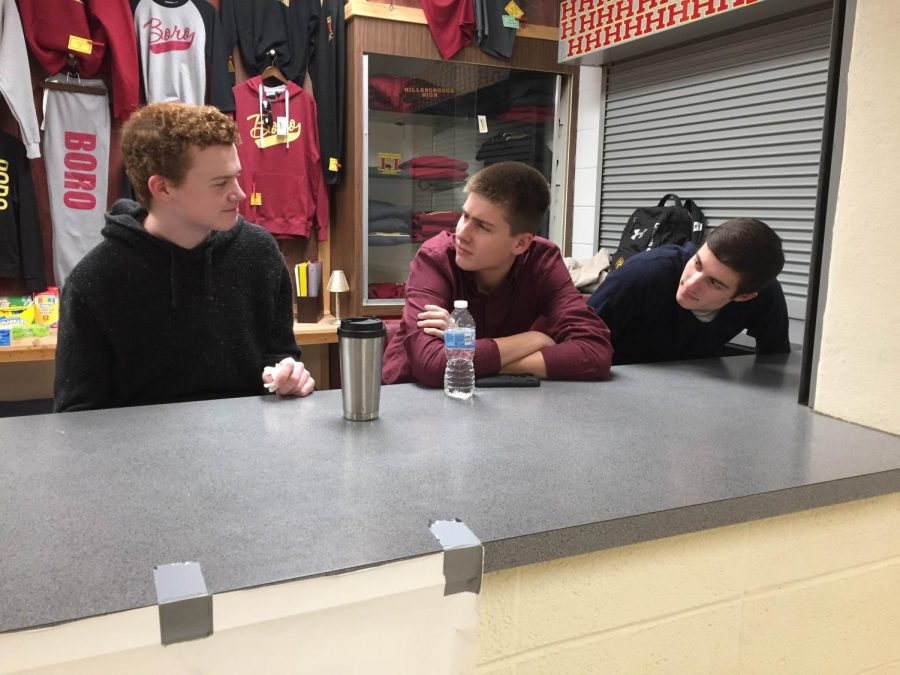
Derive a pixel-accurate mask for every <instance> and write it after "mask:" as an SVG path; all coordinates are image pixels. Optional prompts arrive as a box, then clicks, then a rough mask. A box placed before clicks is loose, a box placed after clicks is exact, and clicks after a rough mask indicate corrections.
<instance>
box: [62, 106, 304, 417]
mask: <svg viewBox="0 0 900 675" xmlns="http://www.w3.org/2000/svg"><path fill="white" fill-rule="evenodd" d="M237 141H238V135H237V131H236V128H235V125H234V122H233V121H232V120H231V119H230V118H229V117H227V116H226V115H224V114H222V113H221V112H220V111H218V110H217V109H216V108H213V107H211V106H193V105H186V104H181V103H156V104H151V105H148V106H146V107H144V108H143V109H141V110H139V111H138V112H136V113H135V114H134V115H133V116H132V117H131V119H129V121H128V122H127V123H126V124H125V126H124V128H123V135H122V150H123V154H124V158H125V170H126V172H127V174H128V177H129V179H130V181H131V183H132V185H133V186H134V189H135V193H136V196H137V198H138V202H139V203H138V202H133V201H130V200H124V199H123V200H119V201H118V202H116V204H115V205H114V206H113V208H112V210H111V211H110V212H109V213H108V214H107V215H106V224H105V226H104V227H103V237H104V240H103V241H102V242H101V243H100V244H99V245H98V246H97V247H96V248H94V249H93V250H92V251H91V252H90V253H88V254H87V255H86V256H85V257H84V258H83V259H82V260H81V262H79V263H78V265H77V266H76V267H75V269H74V270H73V271H72V273H71V275H70V276H69V277H68V279H67V281H66V284H65V287H64V288H63V291H62V300H61V306H60V328H59V340H58V345H57V352H56V381H55V387H54V407H55V410H56V411H57V412H62V411H69V410H88V409H94V408H107V407H116V406H129V405H142V404H149V403H166V402H173V401H187V400H202V399H212V398H227V397H233V396H249V395H253V394H257V393H260V392H261V391H262V388H263V385H265V384H267V385H270V388H274V391H275V392H276V393H277V394H279V395H281V396H306V395H308V394H309V393H311V392H312V390H313V388H314V387H315V382H314V381H313V379H312V377H311V376H310V374H309V372H307V370H306V368H305V367H304V365H303V363H302V362H300V361H298V360H296V359H298V358H299V356H300V349H299V348H298V347H297V344H296V341H295V339H294V333H293V318H292V310H291V296H292V285H291V280H290V275H289V273H288V270H287V266H286V264H285V262H284V259H283V258H282V256H281V253H280V252H279V250H278V246H277V244H276V243H275V240H274V238H273V237H272V235H271V234H269V233H268V232H267V231H266V230H264V229H263V228H261V227H259V226H257V225H253V224H251V223H248V222H246V221H245V220H244V219H243V218H242V217H241V216H240V215H239V214H238V204H239V202H240V201H241V200H242V199H244V197H245V195H244V193H243V192H242V191H241V189H240V187H239V186H238V181H237V177H238V174H239V173H240V170H241V166H240V162H239V161H238V156H237V150H236V148H235V145H234V144H235V143H236V142H237ZM266 366H273V367H275V372H274V376H273V374H272V373H271V372H265V373H264V369H265V367H266Z"/></svg>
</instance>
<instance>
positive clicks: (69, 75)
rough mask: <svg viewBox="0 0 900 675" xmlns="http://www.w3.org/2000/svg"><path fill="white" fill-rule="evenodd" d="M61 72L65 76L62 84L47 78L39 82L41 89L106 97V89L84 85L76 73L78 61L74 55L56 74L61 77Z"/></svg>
mask: <svg viewBox="0 0 900 675" xmlns="http://www.w3.org/2000/svg"><path fill="white" fill-rule="evenodd" d="M63 72H65V75H66V81H65V82H62V81H61V80H53V79H51V78H49V77H48V78H47V79H46V80H44V81H42V82H41V87H42V88H43V89H52V90H53V91H69V92H73V93H76V94H91V95H92V96H106V94H107V91H106V88H104V87H97V86H94V85H91V84H85V83H84V82H83V81H82V80H81V75H79V73H78V59H76V58H75V55H74V54H69V60H68V62H67V64H66V69H65V71H60V72H59V73H58V74H59V75H62V74H63ZM51 77H54V76H51Z"/></svg>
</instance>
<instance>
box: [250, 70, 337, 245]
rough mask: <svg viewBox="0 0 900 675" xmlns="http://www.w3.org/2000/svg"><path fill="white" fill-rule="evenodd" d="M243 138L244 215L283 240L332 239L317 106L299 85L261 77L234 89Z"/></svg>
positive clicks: (253, 78) (256, 77)
mask: <svg viewBox="0 0 900 675" xmlns="http://www.w3.org/2000/svg"><path fill="white" fill-rule="evenodd" d="M234 102H235V106H236V110H235V121H236V122H237V127H238V131H239V132H240V134H241V142H240V143H238V146H237V150H238V157H239V158H240V160H241V175H240V178H239V181H240V185H241V189H242V190H243V191H244V192H245V193H246V194H247V198H246V199H245V200H244V201H243V202H241V205H240V212H241V215H243V216H244V218H246V219H247V220H249V221H250V222H252V223H256V224H257V225H262V226H263V227H264V228H266V229H267V230H269V232H271V233H272V234H273V235H275V237H277V238H279V239H289V238H294V237H312V236H314V235H315V236H316V237H317V238H318V240H319V241H324V240H326V239H327V238H328V191H327V188H326V185H325V178H324V177H323V175H322V167H321V164H320V163H319V159H320V158H319V129H318V123H317V120H316V102H315V101H314V100H313V97H312V95H311V94H309V92H307V91H304V90H303V89H301V88H300V87H298V86H297V85H296V84H294V83H293V82H288V83H287V85H281V86H278V87H266V86H265V85H264V84H263V80H262V78H261V77H260V76H259V75H257V76H255V77H251V78H250V79H249V80H246V81H244V82H241V83H240V84H239V85H237V86H236V87H235V88H234Z"/></svg>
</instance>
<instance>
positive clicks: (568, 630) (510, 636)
mask: <svg viewBox="0 0 900 675" xmlns="http://www.w3.org/2000/svg"><path fill="white" fill-rule="evenodd" d="M898 531H900V494H895V495H889V496H885V497H877V498H874V499H869V500H865V501H859V502H853V503H850V504H842V505H839V506H832V507H827V508H822V509H816V510H812V511H805V512H801V513H797V514H791V515H787V516H779V517H777V518H768V519H765V520H760V521H755V522H751V523H745V524H741V525H734V526H730V527H723V528H718V529H714V530H708V531H705V532H697V533H693V534H688V535H683V536H678V537H671V538H669V539H662V540H658V541H652V542H647V543H642V544H636V545H633V546H625V547H622V548H616V549H610V550H607V551H600V552H597V553H591V554H586V555H582V556H576V557H572V558H566V559H563V560H556V561H552V562H548V563H541V564H537V565H529V566H526V567H520V568H516V569H511V570H504V571H502V572H495V573H493V574H488V575H485V578H484V585H483V588H482V593H481V602H480V605H479V633H478V639H479V645H478V651H479V659H478V660H479V666H478V673H479V675H590V674H591V673H603V675H613V674H615V673H622V674H627V675H633V674H636V673H654V674H658V673H677V674H679V675H681V674H685V673H690V674H691V675H704V674H706V673H709V674H711V675H713V674H714V675H727V674H730V673H741V674H742V675H743V674H747V675H749V674H754V675H755V674H757V673H758V674H759V675H772V674H773V673H790V674H791V675H802V674H804V673H810V674H815V675H823V674H825V673H842V674H849V673H862V672H863V671H865V672H867V673H869V674H870V675H873V674H875V673H877V674H878V675H888V673H894V674H895V675H896V673H900V611H898V606H900V537H898V536H897V532H898Z"/></svg>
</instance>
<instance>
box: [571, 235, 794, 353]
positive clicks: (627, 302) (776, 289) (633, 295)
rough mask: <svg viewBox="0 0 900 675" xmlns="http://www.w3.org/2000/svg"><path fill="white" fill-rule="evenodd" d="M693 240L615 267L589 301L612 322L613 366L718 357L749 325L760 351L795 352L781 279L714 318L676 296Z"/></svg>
mask: <svg viewBox="0 0 900 675" xmlns="http://www.w3.org/2000/svg"><path fill="white" fill-rule="evenodd" d="M696 252H697V247H696V246H694V245H693V244H690V243H689V244H685V245H684V246H675V245H674V244H669V245H667V246H660V247H659V248H657V249H654V250H652V251H647V252H645V253H641V254H639V255H636V256H634V257H633V258H631V259H630V260H629V261H628V262H627V263H626V264H625V265H624V266H623V267H622V268H620V269H618V270H616V271H614V272H612V273H611V274H610V275H609V276H608V277H607V278H606V280H605V281H604V282H603V283H602V284H600V287H599V288H598V289H597V290H596V291H594V294H593V295H592V296H591V298H590V300H588V304H589V305H590V306H591V308H592V309H593V310H594V311H595V312H596V313H597V314H598V315H599V316H600V318H601V319H603V321H604V322H605V323H606V325H607V326H609V330H610V333H611V338H612V344H613V350H614V351H613V365H621V364H625V363H647V362H652V361H676V360H681V359H698V358H704V357H708V356H714V355H715V354H716V353H717V352H718V351H719V349H721V348H722V346H723V345H725V344H726V343H727V342H728V341H729V340H731V339H732V338H733V337H734V336H735V335H737V334H738V333H740V332H741V331H742V330H744V329H746V330H747V334H748V335H750V336H751V337H753V338H755V339H756V351H757V352H758V353H760V354H763V353H774V352H788V351H790V348H791V347H790V342H789V340H788V315H787V305H786V303H785V301H784V293H783V292H782V290H781V285H780V284H779V283H778V282H777V281H773V282H771V283H770V284H768V285H766V286H764V287H763V288H762V289H760V291H759V295H757V296H756V297H755V298H754V299H752V300H747V301H745V302H729V303H728V304H727V305H725V306H724V307H723V308H722V309H720V310H719V313H718V314H716V317H715V318H714V319H713V320H712V321H710V322H709V323H704V322H702V321H700V320H699V319H698V318H697V317H696V316H694V313H693V312H691V311H690V310H687V309H682V307H681V306H680V305H679V304H678V303H677V302H676V301H675V293H676V291H677V290H678V281H679V279H681V273H682V271H683V270H684V266H685V264H686V263H687V261H688V260H690V259H691V256H693V255H694V253H696Z"/></svg>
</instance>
